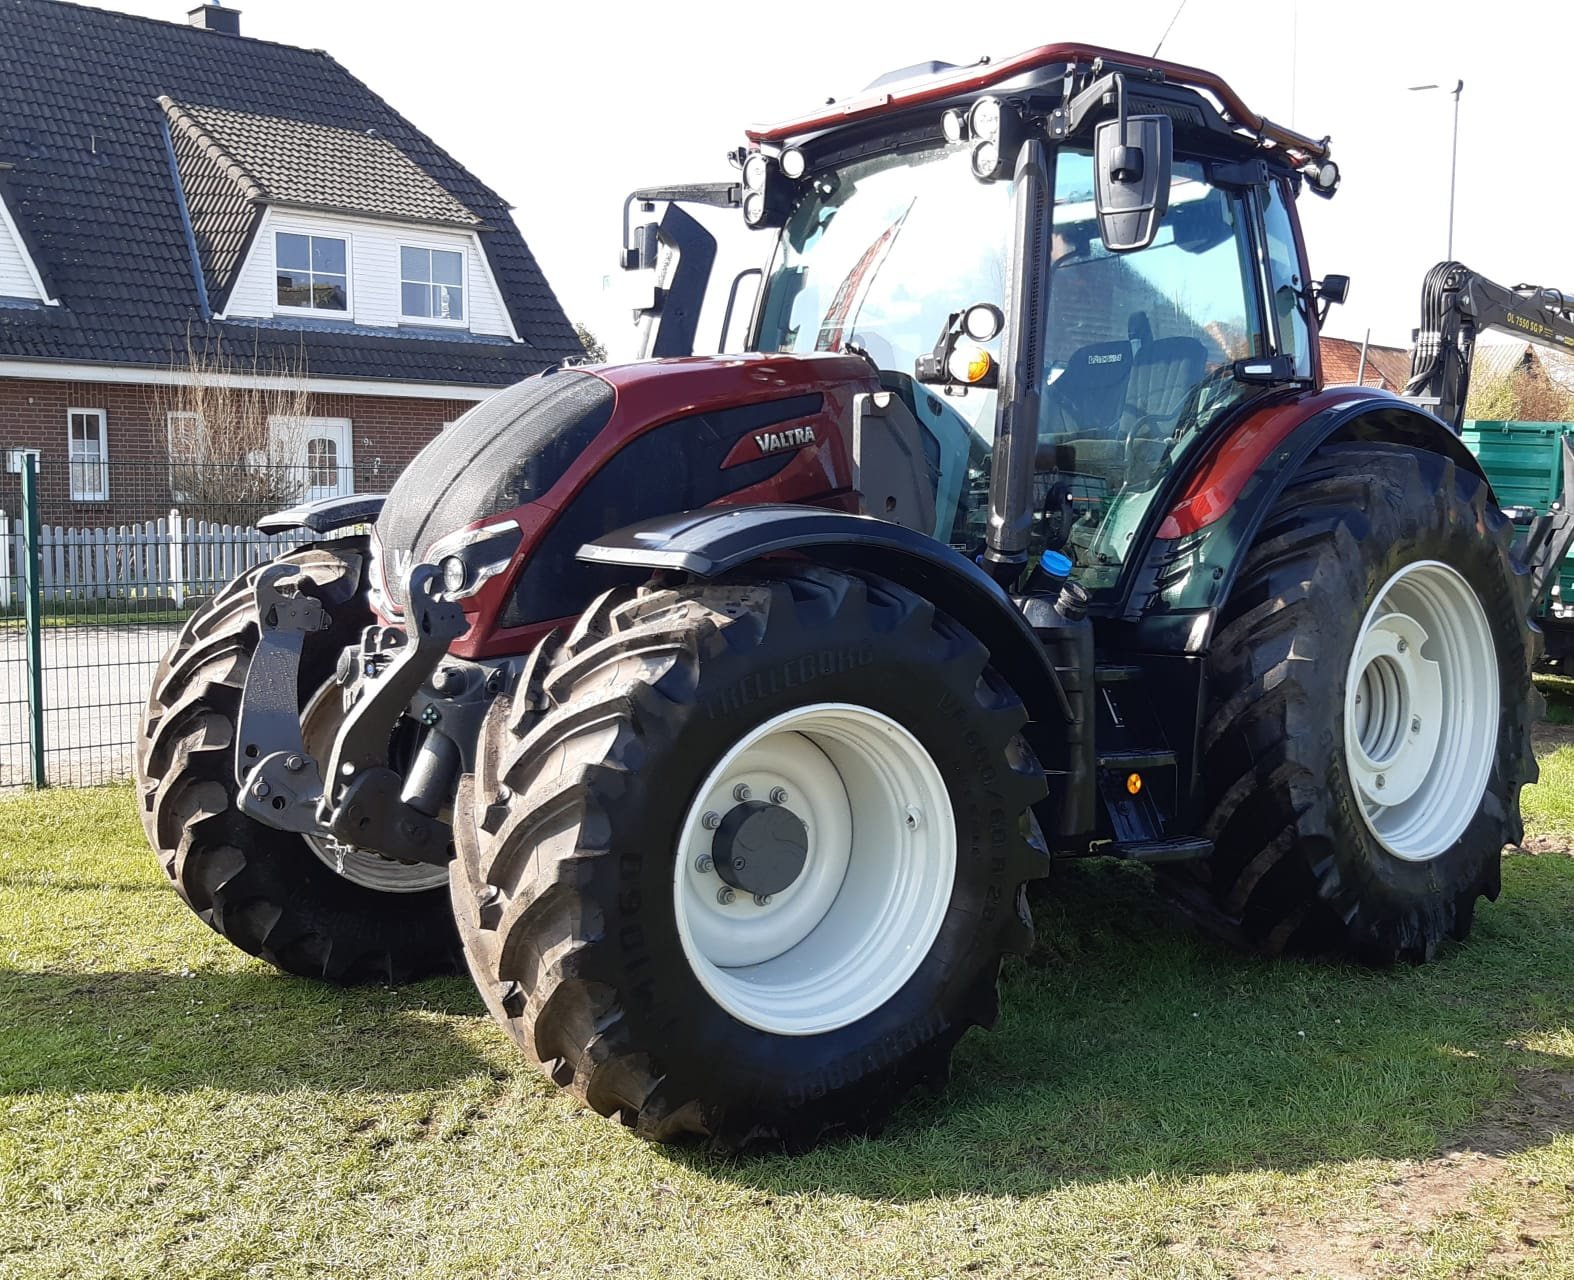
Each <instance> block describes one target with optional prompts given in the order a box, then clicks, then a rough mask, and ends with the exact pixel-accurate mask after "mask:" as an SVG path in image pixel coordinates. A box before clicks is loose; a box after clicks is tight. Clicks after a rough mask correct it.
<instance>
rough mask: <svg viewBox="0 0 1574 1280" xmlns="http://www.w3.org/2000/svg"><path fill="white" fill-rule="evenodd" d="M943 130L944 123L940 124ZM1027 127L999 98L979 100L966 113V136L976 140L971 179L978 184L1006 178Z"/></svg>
mask: <svg viewBox="0 0 1574 1280" xmlns="http://www.w3.org/2000/svg"><path fill="white" fill-rule="evenodd" d="M941 124H942V127H944V120H943V119H942V121H941ZM1026 129H1027V126H1026V124H1025V123H1024V122H1023V120H1022V116H1021V114H1020V113H1019V112H1018V111H1017V109H1016V108H1015V107H1013V106H1012V105H1011V104H1010V103H1008V102H1003V101H1001V99H999V98H980V99H979V100H978V101H977V102H975V103H974V104H973V105H972V107H970V108H969V109H968V113H967V133H968V136H969V137H971V138H975V139H977V141H976V142H975V143H974V145H973V176H974V177H975V178H977V179H978V180H979V181H980V182H994V181H996V180H997V179H1000V178H1008V177H1010V176H1011V175H1010V173H1009V172H1007V170H1008V168H1009V166H1010V164H1011V162H1012V161H1013V160H1014V159H1015V157H1016V154H1017V151H1018V149H1019V148H1020V147H1021V145H1022V139H1023V137H1024V136H1025V134H1026Z"/></svg>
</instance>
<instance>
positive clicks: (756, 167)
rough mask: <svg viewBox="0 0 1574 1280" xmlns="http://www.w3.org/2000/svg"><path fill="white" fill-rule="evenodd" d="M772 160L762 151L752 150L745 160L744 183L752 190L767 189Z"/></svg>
mask: <svg viewBox="0 0 1574 1280" xmlns="http://www.w3.org/2000/svg"><path fill="white" fill-rule="evenodd" d="M770 172H771V162H770V161H769V160H767V159H766V158H765V157H764V156H763V155H762V154H760V152H758V151H751V152H749V157H748V159H747V160H745V161H744V162H743V185H744V186H746V187H748V188H749V190H750V191H763V190H765V180H766V178H767V177H769V176H770Z"/></svg>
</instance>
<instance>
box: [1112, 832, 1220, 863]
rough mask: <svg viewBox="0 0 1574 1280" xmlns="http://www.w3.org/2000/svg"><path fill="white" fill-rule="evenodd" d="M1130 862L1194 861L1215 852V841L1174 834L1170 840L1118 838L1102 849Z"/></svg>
mask: <svg viewBox="0 0 1574 1280" xmlns="http://www.w3.org/2000/svg"><path fill="white" fill-rule="evenodd" d="M1100 852H1103V853H1106V854H1108V855H1109V856H1110V857H1112V858H1124V859H1125V860H1126V861H1128V862H1193V861H1195V860H1197V859H1199V858H1206V857H1209V856H1210V855H1211V854H1212V853H1213V841H1212V840H1208V839H1205V838H1204V837H1202V836H1173V837H1171V838H1170V839H1168V840H1124V841H1122V840H1116V841H1114V842H1113V843H1111V844H1107V845H1105V846H1104V848H1103V849H1102V850H1101V851H1100Z"/></svg>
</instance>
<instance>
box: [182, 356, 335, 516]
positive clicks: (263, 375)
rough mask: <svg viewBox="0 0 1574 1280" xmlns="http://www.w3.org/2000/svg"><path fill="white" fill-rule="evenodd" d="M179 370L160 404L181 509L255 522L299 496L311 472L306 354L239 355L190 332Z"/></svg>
mask: <svg viewBox="0 0 1574 1280" xmlns="http://www.w3.org/2000/svg"><path fill="white" fill-rule="evenodd" d="M175 372H176V373H177V374H178V376H179V380H178V382H177V383H176V385H174V386H170V387H166V388H163V389H162V392H161V394H160V396H159V398H158V411H159V415H160V417H161V418H162V419H163V421H164V423H165V424H166V426H167V429H168V433H169V436H168V438H169V481H170V492H171V495H172V497H173V500H174V501H175V502H176V503H177V504H179V505H180V507H181V508H182V510H184V511H187V512H188V513H189V514H191V515H194V516H196V517H197V518H199V519H203V520H214V521H220V522H223V523H228V524H250V523H251V522H252V521H253V520H255V519H256V518H257V517H258V515H260V514H262V513H263V512H265V511H267V510H272V509H274V508H278V507H285V506H289V505H290V504H291V503H292V502H295V501H297V500H298V499H299V498H300V497H301V495H302V494H303V493H304V492H305V491H306V489H307V487H308V484H309V483H310V481H311V479H312V477H311V474H310V471H311V468H310V465H309V461H308V460H303V458H302V454H301V447H302V442H303V431H304V429H303V426H302V422H303V420H304V419H305V418H306V416H307V414H308V412H309V410H310V406H311V395H310V392H309V391H308V390H307V383H306V361H305V356H304V353H301V354H300V355H299V356H298V358H284V359H279V358H272V357H270V358H263V357H259V356H258V355H257V354H256V353H255V352H254V353H253V354H252V355H251V356H250V357H238V356H235V355H233V354H231V353H230V352H229V351H227V350H225V349H224V348H223V345H222V343H220V342H214V343H213V344H211V345H209V346H200V347H199V346H198V345H197V344H195V343H194V342H192V341H191V339H190V338H189V337H188V338H187V343H186V351H185V354H184V357H183V358H182V359H181V360H180V361H178V362H177V364H176V366H175Z"/></svg>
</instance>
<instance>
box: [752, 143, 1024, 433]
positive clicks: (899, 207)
mask: <svg viewBox="0 0 1574 1280" xmlns="http://www.w3.org/2000/svg"><path fill="white" fill-rule="evenodd" d="M1010 215H1011V191H1010V187H1009V185H1008V184H1006V183H981V182H977V181H975V180H974V178H973V175H972V172H971V170H970V169H969V167H968V158H967V153H966V152H965V151H964V150H960V149H958V148H954V147H953V148H942V147H936V148H933V149H928V150H923V151H916V152H905V153H901V154H895V155H882V156H877V157H875V158H873V159H870V160H863V161H859V162H857V163H855V164H850V165H848V166H846V167H845V168H843V169H839V170H837V171H836V172H835V173H829V174H826V175H824V176H821V177H817V178H816V179H815V180H814V182H813V184H812V187H811V189H810V191H809V194H808V195H807V196H806V197H805V198H804V199H803V201H802V202H801V203H800V204H799V205H798V207H797V209H796V210H794V212H793V214H792V216H791V218H790V219H789V220H788V222H787V226H786V228H785V229H784V231H783V233H782V238H781V248H780V250H779V251H778V256H777V261H776V264H775V269H774V270H773V271H772V273H771V276H770V280H769V282H768V283H767V285H766V289H765V298H764V302H763V304H762V307H761V313H760V334H759V343H758V346H759V349H760V350H761V351H792V352H810V351H843V350H846V349H847V347H848V345H849V344H851V345H853V346H855V347H859V348H862V349H863V350H864V351H867V352H868V353H869V355H870V357H871V358H872V359H873V360H874V362H875V364H877V365H878V366H879V367H880V368H881V369H884V370H890V371H892V372H894V373H896V374H899V375H906V376H907V377H911V376H912V372H913V362H914V361H915V360H917V358H918V357H919V356H920V355H923V354H925V353H927V352H929V351H931V350H933V349H934V345H935V341H936V339H938V338H939V337H940V335H941V333H942V331H943V330H944V329H945V325H946V320H947V318H948V317H949V316H950V315H951V313H952V312H954V311H960V310H961V309H962V308H964V307H966V306H969V305H971V304H972V303H975V302H992V303H994V304H995V305H996V306H999V305H1001V303H1002V300H1003V299H1004V298H1005V292H1006V260H1007V256H1008V255H1007V240H1008V238H1009V236H1010V231H1011V216H1010ZM951 401H952V404H951V407H952V408H953V409H954V410H955V411H956V412H958V413H960V415H961V416H962V417H963V418H965V419H966V420H967V422H968V423H969V424H970V425H971V426H972V427H973V428H974V429H975V430H976V431H977V432H979V434H980V435H981V436H982V437H984V438H986V439H987V438H988V437H990V436H992V435H993V434H994V430H995V412H994V410H995V394H994V392H992V391H991V392H985V393H979V392H976V391H975V392H973V393H972V394H970V395H967V396H963V397H951Z"/></svg>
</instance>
